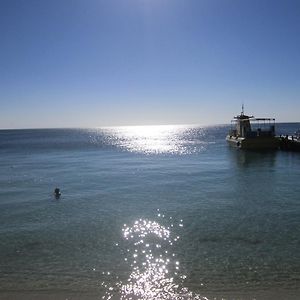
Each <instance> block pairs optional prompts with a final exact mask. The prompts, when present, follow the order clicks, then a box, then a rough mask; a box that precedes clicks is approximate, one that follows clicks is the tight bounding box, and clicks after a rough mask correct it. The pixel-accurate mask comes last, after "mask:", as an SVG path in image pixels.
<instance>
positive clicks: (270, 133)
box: [226, 107, 279, 150]
mask: <svg viewBox="0 0 300 300" xmlns="http://www.w3.org/2000/svg"><path fill="white" fill-rule="evenodd" d="M226 140H227V141H228V143H229V144H231V145H233V146H235V147H238V148H240V149H249V150H263V149H278V148H279V139H278V138H277V137H276V136H275V119H274V118H254V117H253V116H247V115H245V114H244V107H242V112H241V114H240V115H238V116H236V117H234V119H233V120H232V121H231V130H230V131H229V134H228V135H227V137H226Z"/></svg>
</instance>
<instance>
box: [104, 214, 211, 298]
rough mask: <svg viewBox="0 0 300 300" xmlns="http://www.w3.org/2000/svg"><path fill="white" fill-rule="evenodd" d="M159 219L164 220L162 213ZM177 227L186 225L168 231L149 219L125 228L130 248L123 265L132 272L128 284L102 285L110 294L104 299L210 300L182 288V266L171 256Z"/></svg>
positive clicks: (140, 220) (180, 224)
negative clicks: (174, 231) (127, 266)
mask: <svg viewBox="0 0 300 300" xmlns="http://www.w3.org/2000/svg"><path fill="white" fill-rule="evenodd" d="M158 216H159V217H161V218H163V217H164V215H162V214H160V213H159V214H158ZM170 220H172V218H170ZM174 226H178V227H182V226H183V224H182V222H180V223H179V224H176V225H175V224H173V223H172V224H170V226H169V227H165V226H162V225H161V224H159V223H158V222H156V221H151V220H146V219H139V220H136V221H135V222H134V224H133V225H131V226H129V225H126V224H124V226H123V229H122V233H123V238H124V242H125V244H126V245H127V246H126V248H127V249H126V250H125V251H124V252H125V253H126V254H125V255H124V256H125V257H124V261H125V262H126V263H128V264H129V267H130V270H131V272H130V274H129V276H128V279H127V280H125V281H118V282H117V283H116V284H115V285H114V286H113V285H111V284H110V285H106V284H105V283H103V285H104V286H105V287H106V290H107V291H106V295H105V296H104V297H103V299H121V300H127V299H128V300H129V299H143V300H162V299H164V300H165V299H169V300H171V299H172V300H176V299H177V300H179V299H180V300H183V299H184V300H192V299H196V300H205V299H206V300H207V298H206V297H202V296H200V295H198V294H195V293H193V292H191V291H189V290H188V289H187V288H185V287H184V286H183V281H184V279H185V278H186V276H185V275H182V274H180V262H179V261H178V260H177V259H176V254H175V253H172V245H173V244H174V243H175V242H176V241H177V240H178V239H179V238H180V237H179V236H173V234H172V232H171V228H174ZM117 246H119V244H117Z"/></svg>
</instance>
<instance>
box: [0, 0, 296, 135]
mask: <svg viewBox="0 0 300 300" xmlns="http://www.w3.org/2000/svg"><path fill="white" fill-rule="evenodd" d="M242 104H244V106H245V112H246V113H249V114H251V115H254V116H256V117H275V118H276V120H277V121H278V122H299V121H300V113H299V112H300V1H299V0H284V1H282V0H281V1H277V0H0V128H2V129H3V128H52V127H54V128H57V127H101V126H121V125H155V124H202V125H206V124H224V123H229V122H230V120H231V119H232V117H233V116H234V115H236V114H238V113H240V111H241V106H242Z"/></svg>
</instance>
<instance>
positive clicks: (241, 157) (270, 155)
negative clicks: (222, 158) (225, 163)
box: [228, 148, 278, 169]
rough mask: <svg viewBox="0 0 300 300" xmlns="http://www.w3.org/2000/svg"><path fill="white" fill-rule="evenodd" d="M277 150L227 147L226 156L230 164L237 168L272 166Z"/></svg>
mask: <svg viewBox="0 0 300 300" xmlns="http://www.w3.org/2000/svg"><path fill="white" fill-rule="evenodd" d="M277 155H278V151H244V150H240V149H232V148H230V149H228V156H229V158H230V161H231V162H232V163H233V164H232V165H235V166H237V167H238V168H241V169H243V168H253V167H274V166H275V163H276V157H277Z"/></svg>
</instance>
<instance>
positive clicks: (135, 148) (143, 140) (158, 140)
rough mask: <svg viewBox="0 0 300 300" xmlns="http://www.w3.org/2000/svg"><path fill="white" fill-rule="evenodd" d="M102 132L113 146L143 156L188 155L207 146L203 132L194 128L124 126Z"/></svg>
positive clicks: (177, 126)
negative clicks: (107, 136) (108, 137)
mask: <svg viewBox="0 0 300 300" xmlns="http://www.w3.org/2000/svg"><path fill="white" fill-rule="evenodd" d="M102 130H104V132H105V133H106V134H108V135H109V136H110V142H111V143H112V144H113V145H115V146H118V147H120V148H122V149H125V150H128V151H130V152H141V153H144V154H162V153H170V154H190V153H194V152H196V151H199V149H203V148H204V147H205V145H206V144H207V143H206V142H205V141H204V139H203V137H204V136H205V132H204V130H203V129H201V128H197V129H195V127H194V126H186V125H160V126H159V125H156V126H124V127H114V128H106V129H102ZM195 135H197V136H198V139H197V138H195ZM199 138H201V139H199Z"/></svg>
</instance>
